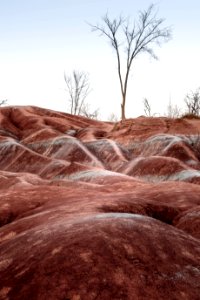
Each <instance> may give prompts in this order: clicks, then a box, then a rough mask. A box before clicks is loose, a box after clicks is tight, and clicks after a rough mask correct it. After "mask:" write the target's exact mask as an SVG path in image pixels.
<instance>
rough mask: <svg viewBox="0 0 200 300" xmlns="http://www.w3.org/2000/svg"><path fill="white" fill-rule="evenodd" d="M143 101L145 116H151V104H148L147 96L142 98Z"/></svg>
mask: <svg viewBox="0 0 200 300" xmlns="http://www.w3.org/2000/svg"><path fill="white" fill-rule="evenodd" d="M143 103H144V112H145V115H146V116H147V117H151V105H150V104H149V101H148V100H147V98H144V100H143Z"/></svg>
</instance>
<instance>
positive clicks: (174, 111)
mask: <svg viewBox="0 0 200 300" xmlns="http://www.w3.org/2000/svg"><path fill="white" fill-rule="evenodd" d="M166 116H167V117H168V118H173V119H174V118H179V117H180V116H181V109H180V108H179V107H178V105H177V104H174V105H173V104H172V102H171V100H170V101H169V103H168V106H167V114H166Z"/></svg>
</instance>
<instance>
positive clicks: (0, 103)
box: [0, 99, 8, 106]
mask: <svg viewBox="0 0 200 300" xmlns="http://www.w3.org/2000/svg"><path fill="white" fill-rule="evenodd" d="M7 101H8V100H7V99H4V100H1V101H0V106H2V105H5V104H6V103H7Z"/></svg>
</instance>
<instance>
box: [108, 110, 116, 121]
mask: <svg viewBox="0 0 200 300" xmlns="http://www.w3.org/2000/svg"><path fill="white" fill-rule="evenodd" d="M118 121H119V119H118V117H117V115H116V114H115V113H113V112H112V113H111V114H110V115H109V116H108V122H115V123H116V122H118Z"/></svg>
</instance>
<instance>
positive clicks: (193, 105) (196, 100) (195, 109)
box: [185, 88, 200, 116]
mask: <svg viewBox="0 0 200 300" xmlns="http://www.w3.org/2000/svg"><path fill="white" fill-rule="evenodd" d="M185 104H186V106H187V111H186V115H190V116H192V115H194V116H198V115H199V112H200V88H198V89H196V91H191V92H190V93H188V94H187V95H186V97H185Z"/></svg>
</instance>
